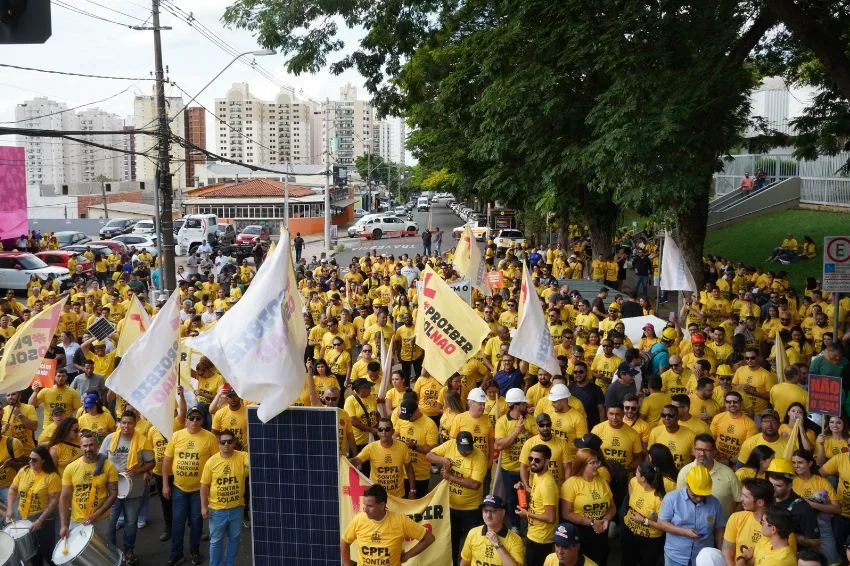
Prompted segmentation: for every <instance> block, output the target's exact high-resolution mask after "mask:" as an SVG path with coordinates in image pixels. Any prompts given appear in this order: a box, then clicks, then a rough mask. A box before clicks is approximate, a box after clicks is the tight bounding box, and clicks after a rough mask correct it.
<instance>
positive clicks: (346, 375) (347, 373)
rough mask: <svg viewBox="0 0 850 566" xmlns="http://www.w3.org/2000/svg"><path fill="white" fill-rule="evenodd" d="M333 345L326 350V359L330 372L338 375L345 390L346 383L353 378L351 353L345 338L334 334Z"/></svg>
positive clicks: (339, 382) (341, 388) (338, 380)
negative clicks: (346, 345)
mask: <svg viewBox="0 0 850 566" xmlns="http://www.w3.org/2000/svg"><path fill="white" fill-rule="evenodd" d="M331 346H332V347H331V348H330V349H328V350H326V351H325V360H324V361H325V362H326V363H327V365H328V369H330V373H332V374H333V375H335V376H336V380H337V384H338V385H339V388H340V390H343V389H344V388H345V384H346V383H347V382H348V381H349V379H350V378H351V354H349V353H348V350H346V349H345V340H343V339H342V338H341V337H340V336H334V338H333V340H332V341H331ZM317 369H318V366H317Z"/></svg>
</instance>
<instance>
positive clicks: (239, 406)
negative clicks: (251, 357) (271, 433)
mask: <svg viewBox="0 0 850 566" xmlns="http://www.w3.org/2000/svg"><path fill="white" fill-rule="evenodd" d="M222 388H224V386H222ZM323 392H324V391H323ZM224 393H225V394H226V399H227V404H225V405H224V406H222V407H220V408H219V409H218V410H217V411H216V412H215V414H214V415H213V421H212V432H213V434H215V435H218V434H219V433H221V431H223V430H230V431H233V433H234V434H236V449H237V450H244V451H245V452H247V451H248V409H247V408H245V403H244V402H243V401H242V399H240V398H239V394H238V393H237V392H236V390H235V389H233V388H232V387H230V388H228V389H227V390H226V391H224Z"/></svg>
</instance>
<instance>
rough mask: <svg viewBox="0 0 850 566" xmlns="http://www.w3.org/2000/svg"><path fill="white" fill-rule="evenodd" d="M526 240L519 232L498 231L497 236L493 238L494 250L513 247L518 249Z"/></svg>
mask: <svg viewBox="0 0 850 566" xmlns="http://www.w3.org/2000/svg"><path fill="white" fill-rule="evenodd" d="M526 242H527V240H526V239H525V234H523V233H522V231H521V230H500V231H499V235H498V236H496V237H495V238H493V243H494V244H496V249H500V250H501V249H507V248H509V247H511V245H514V246H515V247H518V246H520V245H522V244H524V243H526Z"/></svg>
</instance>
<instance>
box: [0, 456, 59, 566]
mask: <svg viewBox="0 0 850 566" xmlns="http://www.w3.org/2000/svg"><path fill="white" fill-rule="evenodd" d="M29 462H30V463H29V465H28V466H24V467H23V468H21V469H20V470H19V471H18V473H17V474H16V475H15V479H14V480H13V481H12V485H11V486H10V487H9V497H8V505H7V507H6V520H7V521H11V520H12V519H13V517H14V512H15V510H16V509H17V511H18V513H17V515H18V517H20V518H21V519H23V520H25V521H27V520H28V521H32V523H33V527H34V529H33V530H34V532H36V536H37V537H38V538H39V542H40V543H41V546H42V548H45V549H48V550H47V552H50V550H49V549H50V548H52V547H53V545H54V544H55V538H54V530H53V524H54V519H55V518H56V509H57V507H58V505H59V494H60V493H61V491H62V479H61V478H60V477H59V474H58V473H57V472H56V466H55V465H54V464H53V459H52V458H51V457H50V452H49V451H48V450H47V448H46V447H44V446H37V447H36V448H34V449H33V451H32V452H31V453H30V455H29ZM16 499H17V501H18V504H17V506H15V504H14V503H15V500H16ZM42 528H44V530H45V532H44V533H41V532H39V531H40V530H42ZM51 543H52V544H51ZM37 556H40V557H41V558H42V559H43V558H44V556H43V553H42V554H39V555H37Z"/></svg>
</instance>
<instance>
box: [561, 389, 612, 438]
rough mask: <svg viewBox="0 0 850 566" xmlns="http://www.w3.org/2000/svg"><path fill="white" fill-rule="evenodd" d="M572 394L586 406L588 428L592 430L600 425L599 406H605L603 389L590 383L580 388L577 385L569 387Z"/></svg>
mask: <svg viewBox="0 0 850 566" xmlns="http://www.w3.org/2000/svg"><path fill="white" fill-rule="evenodd" d="M569 390H570V393H571V394H572V395H573V396H574V397H575V398H576V399H578V400H579V401H581V404H582V405H583V406H584V412H585V413H586V414H587V428H588V429H591V428H593V427H594V426H595V425H598V424H599V405H604V404H605V395H604V394H603V393H602V389H600V387H599V386H598V385H596V384H595V383H588V384H587V385H585V386H584V387H579V386H578V385H576V384H575V383H573V384H572V385H570V386H569Z"/></svg>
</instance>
